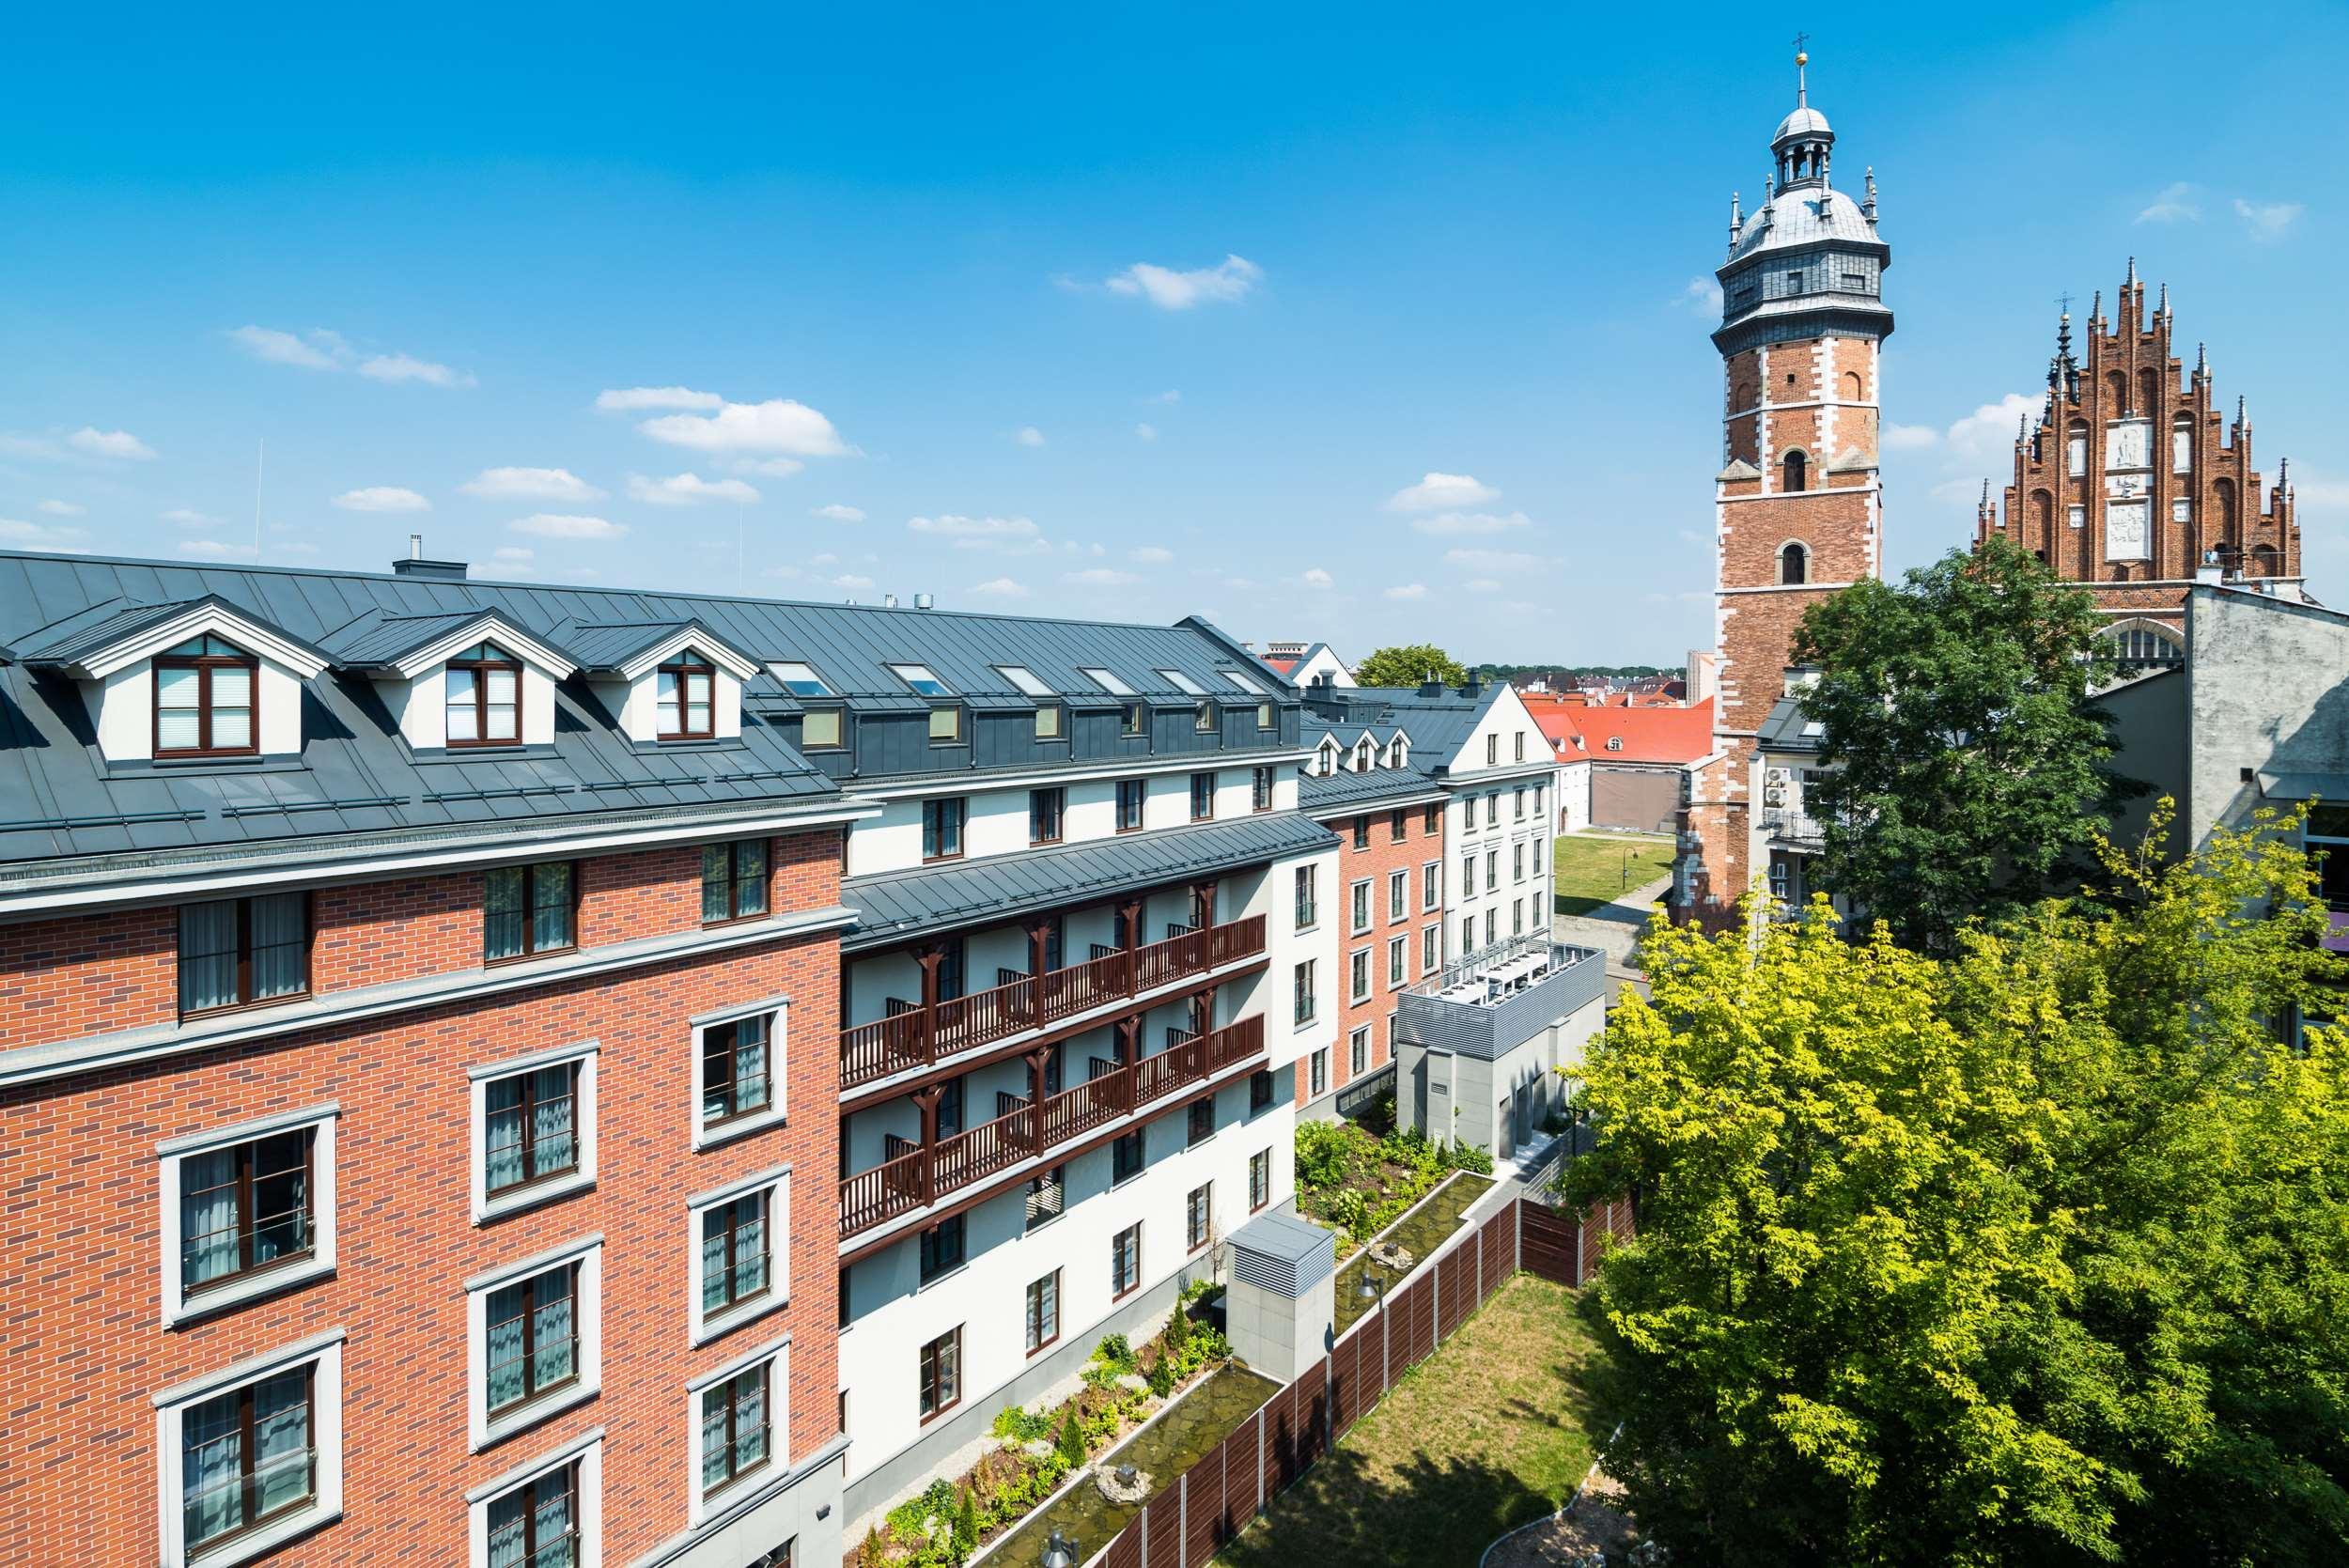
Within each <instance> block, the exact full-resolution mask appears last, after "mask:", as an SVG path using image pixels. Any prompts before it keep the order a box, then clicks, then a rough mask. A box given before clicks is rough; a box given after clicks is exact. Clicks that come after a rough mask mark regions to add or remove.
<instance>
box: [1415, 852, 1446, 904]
mask: <svg viewBox="0 0 2349 1568" xmlns="http://www.w3.org/2000/svg"><path fill="white" fill-rule="evenodd" d="M1442 902H1443V862H1441V861H1429V862H1427V863H1426V864H1425V865H1423V866H1421V867H1420V868H1419V907H1420V908H1422V909H1432V908H1435V907H1436V906H1437V905H1439V904H1440V903H1442Z"/></svg>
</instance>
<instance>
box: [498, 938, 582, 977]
mask: <svg viewBox="0 0 2349 1568" xmlns="http://www.w3.org/2000/svg"><path fill="white" fill-rule="evenodd" d="M578 951H579V944H578V943H577V942H566V943H565V944H564V945H563V946H561V947H534V948H532V949H531V950H530V951H529V952H527V953H507V954H503V955H499V956H497V957H494V958H492V957H489V956H486V955H485V956H484V957H483V958H482V960H481V967H482V968H483V969H485V970H503V969H511V968H512V967H513V966H515V965H516V964H527V963H530V962H532V961H533V960H535V959H539V958H565V957H568V956H569V955H572V954H574V953H577V952H578Z"/></svg>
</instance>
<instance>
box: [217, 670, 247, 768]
mask: <svg viewBox="0 0 2349 1568" xmlns="http://www.w3.org/2000/svg"><path fill="white" fill-rule="evenodd" d="M211 675H212V744H213V745H214V746H216V747H224V748H225V747H231V746H250V745H252V744H253V672H252V671H250V670H248V669H245V668H244V667H243V666H241V665H236V664H215V665H214V666H212V670H211Z"/></svg>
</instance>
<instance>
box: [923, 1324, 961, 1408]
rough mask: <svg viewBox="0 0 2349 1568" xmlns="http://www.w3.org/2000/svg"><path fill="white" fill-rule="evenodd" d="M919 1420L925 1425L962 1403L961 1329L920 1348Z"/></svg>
mask: <svg viewBox="0 0 2349 1568" xmlns="http://www.w3.org/2000/svg"><path fill="white" fill-rule="evenodd" d="M920 1383H921V1400H922V1419H923V1420H924V1421H929V1420H932V1419H933V1418H935V1417H937V1416H938V1415H940V1414H941V1412H943V1411H947V1410H951V1409H953V1408H954V1407H955V1406H956V1405H959V1404H961V1403H962V1326H961V1325H960V1324H957V1325H956V1326H955V1327H953V1328H952V1329H950V1330H948V1331H947V1332H945V1333H943V1334H941V1335H939V1336H938V1338H936V1339H934V1340H932V1341H930V1343H927V1344H926V1345H924V1346H923V1347H922V1356H921V1371H920Z"/></svg>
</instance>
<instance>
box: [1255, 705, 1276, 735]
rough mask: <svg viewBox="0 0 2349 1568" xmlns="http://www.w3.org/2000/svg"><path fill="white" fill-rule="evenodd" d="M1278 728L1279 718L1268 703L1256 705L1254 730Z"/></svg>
mask: <svg viewBox="0 0 2349 1568" xmlns="http://www.w3.org/2000/svg"><path fill="white" fill-rule="evenodd" d="M1280 727H1281V716H1280V714H1279V713H1278V712H1277V711H1275V710H1274V708H1273V706H1272V705H1271V704H1270V703H1258V704H1257V705H1256V728H1257V729H1259V730H1277V729H1279V728H1280Z"/></svg>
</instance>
